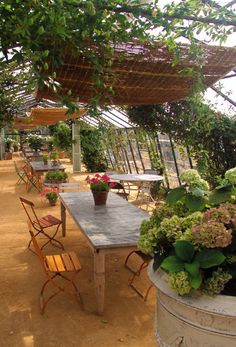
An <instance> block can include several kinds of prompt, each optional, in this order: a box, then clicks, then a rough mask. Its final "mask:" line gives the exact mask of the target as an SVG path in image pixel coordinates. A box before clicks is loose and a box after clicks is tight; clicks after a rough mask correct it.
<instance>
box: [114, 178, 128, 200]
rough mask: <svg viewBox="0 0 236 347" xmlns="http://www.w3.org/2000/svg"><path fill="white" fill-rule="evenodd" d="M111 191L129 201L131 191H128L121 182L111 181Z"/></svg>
mask: <svg viewBox="0 0 236 347" xmlns="http://www.w3.org/2000/svg"><path fill="white" fill-rule="evenodd" d="M110 183H112V185H111V191H112V192H114V193H116V194H117V195H119V196H121V197H122V198H124V199H125V200H127V201H128V196H129V193H126V191H125V188H124V186H123V185H122V184H121V183H119V182H110Z"/></svg>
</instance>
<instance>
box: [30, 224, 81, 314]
mask: <svg viewBox="0 0 236 347" xmlns="http://www.w3.org/2000/svg"><path fill="white" fill-rule="evenodd" d="M30 234H31V240H32V242H33V245H34V249H35V253H36V254H37V256H38V258H39V260H40V263H41V265H42V268H43V270H44V272H45V274H46V277H47V280H46V281H45V282H44V284H43V286H42V289H41V291H40V308H41V313H42V314H43V313H44V311H45V308H46V306H47V304H48V302H49V301H50V300H51V299H53V298H54V297H55V296H56V295H57V294H59V293H64V294H65V295H66V296H67V297H69V298H71V299H72V300H74V301H76V302H78V303H79V304H80V306H81V308H82V309H83V302H82V298H81V295H80V292H79V290H78V288H77V286H76V284H75V282H74V281H75V278H76V276H77V275H78V273H79V272H80V270H81V265H80V261H79V259H78V257H77V255H76V254H75V252H68V253H61V254H57V255H46V256H44V255H43V252H42V250H41V248H40V247H39V245H38V243H37V240H36V237H35V235H34V233H33V231H32V230H30ZM66 274H71V277H67V276H66ZM69 276H70V275H69ZM58 277H60V279H64V280H65V281H66V282H67V283H66V284H65V285H64V286H63V285H61V283H59V282H58V281H57V278H58ZM48 283H51V284H52V285H53V287H54V288H55V289H56V291H54V293H53V294H51V295H49V297H48V298H47V299H46V298H45V296H44V290H45V288H46V286H47V284H48ZM69 286H72V287H73V288H74V289H75V294H74V293H72V292H71V291H70V289H69V288H68V287H69Z"/></svg>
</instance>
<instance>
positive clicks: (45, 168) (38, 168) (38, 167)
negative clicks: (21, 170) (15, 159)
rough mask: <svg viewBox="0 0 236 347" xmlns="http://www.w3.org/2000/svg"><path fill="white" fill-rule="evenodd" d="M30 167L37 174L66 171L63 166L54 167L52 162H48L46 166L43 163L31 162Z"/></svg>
mask: <svg viewBox="0 0 236 347" xmlns="http://www.w3.org/2000/svg"><path fill="white" fill-rule="evenodd" d="M30 165H31V167H32V169H33V170H34V171H35V172H47V171H57V170H60V171H64V170H65V168H64V166H63V165H62V164H57V165H53V164H52V162H50V161H48V163H47V164H46V165H45V164H44V162H43V161H31V162H30Z"/></svg>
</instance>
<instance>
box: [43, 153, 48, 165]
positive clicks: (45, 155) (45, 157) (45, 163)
mask: <svg viewBox="0 0 236 347" xmlns="http://www.w3.org/2000/svg"><path fill="white" fill-rule="evenodd" d="M43 163H44V165H47V164H48V154H43Z"/></svg>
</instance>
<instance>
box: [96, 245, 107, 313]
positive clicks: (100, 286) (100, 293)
mask: <svg viewBox="0 0 236 347" xmlns="http://www.w3.org/2000/svg"><path fill="white" fill-rule="evenodd" d="M94 285H95V295H96V299H97V312H98V314H99V315H102V314H103V312H104V299H105V251H103V250H98V251H95V252H94Z"/></svg>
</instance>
